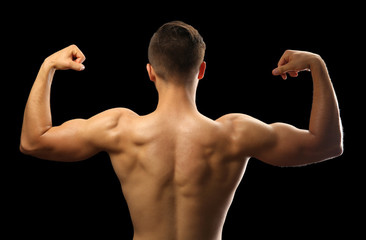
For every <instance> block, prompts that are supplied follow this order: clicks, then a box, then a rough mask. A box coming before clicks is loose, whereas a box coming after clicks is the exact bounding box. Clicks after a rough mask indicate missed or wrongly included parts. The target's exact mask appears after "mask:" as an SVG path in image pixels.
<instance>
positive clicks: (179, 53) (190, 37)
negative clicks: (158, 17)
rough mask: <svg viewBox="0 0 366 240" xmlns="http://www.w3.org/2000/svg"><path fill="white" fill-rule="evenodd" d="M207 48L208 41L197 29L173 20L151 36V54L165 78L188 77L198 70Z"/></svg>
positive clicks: (150, 57)
mask: <svg viewBox="0 0 366 240" xmlns="http://www.w3.org/2000/svg"><path fill="white" fill-rule="evenodd" d="M205 50H206V44H205V42H204V41H203V38H202V37H201V35H200V34H199V33H198V31H197V30H196V29H195V28H193V27H192V26H190V25H188V24H186V23H183V22H181V21H173V22H168V23H166V24H164V25H163V26H161V27H160V28H159V29H158V30H157V31H156V33H155V34H154V35H153V36H152V38H151V40H150V45H149V51H148V57H149V62H150V64H151V65H152V67H153V68H154V70H155V73H156V74H157V75H158V76H159V77H161V78H162V79H164V80H167V79H187V78H190V77H192V76H193V75H194V74H197V73H198V71H199V67H200V65H201V63H202V61H203V58H204V55H205Z"/></svg>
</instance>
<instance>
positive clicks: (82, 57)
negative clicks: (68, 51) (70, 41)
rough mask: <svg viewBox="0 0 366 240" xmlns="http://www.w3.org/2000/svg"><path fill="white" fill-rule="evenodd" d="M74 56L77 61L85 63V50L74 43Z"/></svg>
mask: <svg viewBox="0 0 366 240" xmlns="http://www.w3.org/2000/svg"><path fill="white" fill-rule="evenodd" d="M72 58H73V60H74V61H75V62H77V63H83V62H84V61H85V59H86V57H85V55H84V54H83V52H82V51H81V50H80V49H79V48H78V47H77V46H76V45H72Z"/></svg>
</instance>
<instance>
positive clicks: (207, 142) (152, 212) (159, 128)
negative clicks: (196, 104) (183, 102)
mask: <svg viewBox="0 0 366 240" xmlns="http://www.w3.org/2000/svg"><path fill="white" fill-rule="evenodd" d="M183 116H184V115H183ZM120 125H121V126H120V128H116V131H121V129H123V130H122V131H123V132H124V134H122V135H121V136H123V137H121V138H122V139H120V140H119V141H118V142H119V144H121V149H122V150H121V152H118V153H114V154H110V156H111V160H112V163H113V166H114V169H115V171H116V173H117V175H118V177H119V179H120V181H121V185H122V188H123V193H124V195H125V198H126V200H127V203H128V206H129V209H130V213H131V217H132V221H133V225H134V231H135V233H134V236H135V237H134V239H136V240H137V239H202V240H204V239H210V240H212V239H221V234H222V227H223V224H224V221H225V217H226V214H227V211H228V208H229V206H230V204H231V201H232V198H233V196H234V192H235V189H236V187H237V185H238V184H239V182H240V180H241V178H242V175H243V173H244V170H245V166H246V163H247V161H246V159H237V158H235V156H233V155H232V154H231V153H229V151H228V150H227V145H228V142H229V139H228V138H229V136H228V134H227V129H225V126H223V125H222V124H220V123H217V122H214V121H212V120H209V119H207V118H205V117H203V116H202V115H195V116H186V117H183V118H175V117H169V116H159V115H157V114H154V113H153V114H150V115H147V116H143V117H139V116H137V115H135V116H130V117H128V118H127V120H126V119H124V120H123V123H121V124H120ZM125 126H128V127H126V128H125Z"/></svg>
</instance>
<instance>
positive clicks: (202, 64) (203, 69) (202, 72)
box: [198, 61, 206, 80]
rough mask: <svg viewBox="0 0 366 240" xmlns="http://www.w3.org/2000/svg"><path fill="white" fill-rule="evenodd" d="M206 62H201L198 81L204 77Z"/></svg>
mask: <svg viewBox="0 0 366 240" xmlns="http://www.w3.org/2000/svg"><path fill="white" fill-rule="evenodd" d="M205 71H206V62H205V61H203V62H202V63H201V66H200V71H199V73H198V80H201V79H202V78H203V77H204V76H205Z"/></svg>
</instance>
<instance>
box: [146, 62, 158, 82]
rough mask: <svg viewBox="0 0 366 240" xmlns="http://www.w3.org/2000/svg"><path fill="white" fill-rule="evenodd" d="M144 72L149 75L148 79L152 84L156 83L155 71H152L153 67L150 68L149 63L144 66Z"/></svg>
mask: <svg viewBox="0 0 366 240" xmlns="http://www.w3.org/2000/svg"><path fill="white" fill-rule="evenodd" d="M146 70H147V74H149V78H150V80H151V81H152V82H155V81H156V74H155V71H154V69H153V67H152V66H151V64H150V63H148V64H146Z"/></svg>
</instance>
